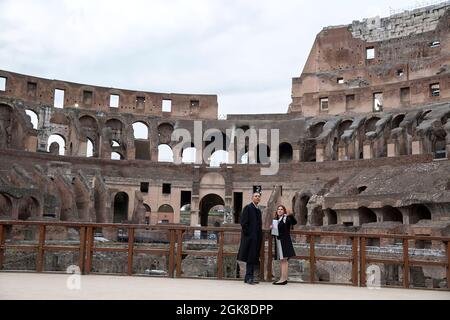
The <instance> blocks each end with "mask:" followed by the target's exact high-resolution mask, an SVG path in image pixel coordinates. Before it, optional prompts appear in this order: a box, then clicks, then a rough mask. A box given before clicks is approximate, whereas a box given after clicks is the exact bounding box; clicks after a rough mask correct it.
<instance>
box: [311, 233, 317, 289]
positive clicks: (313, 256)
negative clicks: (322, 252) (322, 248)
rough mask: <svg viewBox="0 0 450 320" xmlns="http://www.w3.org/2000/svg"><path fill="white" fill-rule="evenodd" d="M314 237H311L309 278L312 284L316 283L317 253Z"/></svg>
mask: <svg viewBox="0 0 450 320" xmlns="http://www.w3.org/2000/svg"><path fill="white" fill-rule="evenodd" d="M314 241H315V239H314V236H313V235H310V236H309V278H310V282H311V283H314V282H316V253H315V251H316V250H315V244H314Z"/></svg>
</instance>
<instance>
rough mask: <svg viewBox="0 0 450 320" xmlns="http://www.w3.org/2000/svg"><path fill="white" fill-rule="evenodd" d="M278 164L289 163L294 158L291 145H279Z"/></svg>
mask: <svg viewBox="0 0 450 320" xmlns="http://www.w3.org/2000/svg"><path fill="white" fill-rule="evenodd" d="M279 151H280V154H279V155H280V163H289V162H291V161H292V159H293V158H294V150H293V149H292V145H291V144H289V143H286V142H285V143H282V144H280V149H279Z"/></svg>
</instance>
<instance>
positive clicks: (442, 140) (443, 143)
mask: <svg viewBox="0 0 450 320" xmlns="http://www.w3.org/2000/svg"><path fill="white" fill-rule="evenodd" d="M432 151H433V155H434V158H435V159H445V158H447V132H446V131H445V130H444V129H438V130H435V132H434V134H433V137H432Z"/></svg>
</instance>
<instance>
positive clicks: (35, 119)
mask: <svg viewBox="0 0 450 320" xmlns="http://www.w3.org/2000/svg"><path fill="white" fill-rule="evenodd" d="M25 114H26V115H27V116H28V117H29V118H30V121H31V125H32V126H33V129H35V130H37V129H38V127H39V116H38V114H37V113H36V112H35V111H34V110H31V109H26V110H25Z"/></svg>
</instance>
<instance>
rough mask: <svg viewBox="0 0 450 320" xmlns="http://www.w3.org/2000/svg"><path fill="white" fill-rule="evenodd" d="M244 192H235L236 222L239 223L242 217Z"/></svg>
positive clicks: (234, 208)
mask: <svg viewBox="0 0 450 320" xmlns="http://www.w3.org/2000/svg"><path fill="white" fill-rule="evenodd" d="M243 203H244V194H243V193H242V192H234V193H233V210H234V223H239V222H240V218H241V212H242V206H243Z"/></svg>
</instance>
